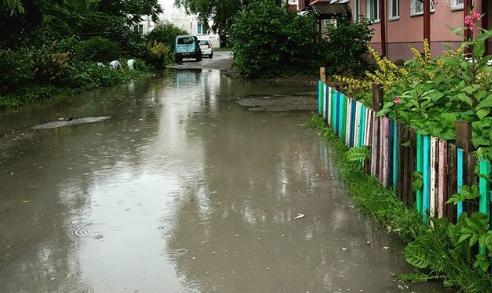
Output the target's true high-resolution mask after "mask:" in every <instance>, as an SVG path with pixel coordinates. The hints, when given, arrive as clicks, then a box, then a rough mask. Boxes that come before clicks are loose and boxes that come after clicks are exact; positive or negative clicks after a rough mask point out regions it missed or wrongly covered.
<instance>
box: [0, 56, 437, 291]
mask: <svg viewBox="0 0 492 293" xmlns="http://www.w3.org/2000/svg"><path fill="white" fill-rule="evenodd" d="M216 56H217V55H216ZM217 60H219V59H217ZM205 62H206V61H205ZM311 90H312V88H311V87H307V86H305V85H300V84H299V85H298V84H295V83H292V82H289V83H288V84H281V83H280V84H279V83H273V84H272V83H268V82H262V81H240V80H235V79H232V78H230V77H228V76H225V75H223V74H221V72H220V71H218V70H215V69H196V70H168V71H166V72H165V73H163V76H161V77H159V78H154V79H141V80H135V81H132V82H129V83H128V84H125V85H121V86H117V87H113V88H109V89H99V90H96V91H91V92H87V93H84V94H82V95H79V96H75V97H71V98H68V99H65V100H58V101H53V102H49V103H44V104H42V105H31V106H26V107H24V108H21V109H17V110H9V111H4V112H2V113H0V141H1V146H0V154H1V155H0V292H6V293H8V292H40V293H41V292H239V293H241V292H303V293H306V292H434V291H435V290H437V291H439V290H440V289H439V286H434V285H431V286H424V287H422V286H418V287H414V286H410V285H408V284H403V283H400V282H398V281H396V280H395V279H396V278H395V275H396V274H398V273H402V272H410V271H411V269H410V268H409V267H408V266H407V265H406V264H405V263H404V260H403V256H402V255H401V249H402V245H401V244H400V243H399V242H398V241H397V240H395V239H392V238H391V237H390V236H389V235H388V234H387V233H386V230H385V229H384V227H378V226H377V225H375V224H372V223H371V222H370V221H369V220H368V219H367V218H366V217H365V216H363V215H361V213H359V212H358V211H357V209H356V208H355V207H354V204H353V203H352V202H351V200H350V198H349V196H348V195H347V194H346V190H345V188H344V185H343V183H342V181H341V180H340V175H339V172H338V170H337V168H336V166H335V165H334V162H333V157H332V156H333V155H332V151H331V150H330V146H329V145H328V144H327V143H326V142H325V141H322V140H320V138H319V137H318V136H317V135H316V133H314V132H313V131H311V130H309V129H306V128H305V127H304V126H303V124H304V122H305V121H306V120H307V119H308V118H309V117H310V115H311V113H310V112H309V111H289V112H259V113H251V112H249V111H248V110H247V109H246V108H243V107H241V106H240V105H237V104H236V103H235V102H234V101H236V99H237V98H238V97H241V96H245V95H295V94H298V93H303V92H306V91H311ZM60 117H74V118H75V119H77V118H83V117H110V118H109V119H105V120H101V121H97V122H93V123H87V124H85V123H84V124H75V123H68V125H62V126H63V127H56V128H42V127H41V129H32V127H34V126H36V125H40V124H43V123H46V122H50V121H54V120H57V119H58V118H60ZM62 124H63V123H62Z"/></svg>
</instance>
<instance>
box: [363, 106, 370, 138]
mask: <svg viewBox="0 0 492 293" xmlns="http://www.w3.org/2000/svg"><path fill="white" fill-rule="evenodd" d="M371 121H372V110H371V109H369V108H366V118H365V126H366V130H365V131H364V136H365V137H364V145H371Z"/></svg>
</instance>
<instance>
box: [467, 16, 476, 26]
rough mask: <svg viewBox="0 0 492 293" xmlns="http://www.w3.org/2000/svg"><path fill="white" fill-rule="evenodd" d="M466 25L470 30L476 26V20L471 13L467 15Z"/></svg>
mask: <svg viewBox="0 0 492 293" xmlns="http://www.w3.org/2000/svg"><path fill="white" fill-rule="evenodd" d="M465 26H466V28H467V29H469V30H472V29H473V28H474V27H475V22H474V21H473V19H472V17H471V16H469V15H467V16H465Z"/></svg>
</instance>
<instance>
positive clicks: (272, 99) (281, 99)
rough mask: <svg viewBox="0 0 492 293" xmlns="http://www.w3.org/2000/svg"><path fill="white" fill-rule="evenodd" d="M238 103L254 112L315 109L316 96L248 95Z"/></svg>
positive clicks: (237, 101)
mask: <svg viewBox="0 0 492 293" xmlns="http://www.w3.org/2000/svg"><path fill="white" fill-rule="evenodd" d="M236 103H237V104H238V105H241V106H243V107H247V108H248V110H249V111H252V112H262V111H265V112H284V111H314V110H316V97H315V96H312V95H309V96H285V95H278V96H277V95H270V96H246V97H244V98H240V99H238V100H236Z"/></svg>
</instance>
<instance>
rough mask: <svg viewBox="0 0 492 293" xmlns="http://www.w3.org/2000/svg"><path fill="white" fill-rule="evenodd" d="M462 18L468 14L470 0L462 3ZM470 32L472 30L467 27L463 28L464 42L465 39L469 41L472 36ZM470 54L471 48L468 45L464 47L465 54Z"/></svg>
mask: <svg viewBox="0 0 492 293" xmlns="http://www.w3.org/2000/svg"><path fill="white" fill-rule="evenodd" d="M463 7H464V9H463V14H464V15H463V19H465V17H466V16H467V15H470V11H471V10H472V5H471V0H465V1H464V3H463ZM472 34H473V32H472V31H471V30H469V29H465V32H464V35H465V42H466V41H469V40H470V39H471V37H472ZM470 54H471V48H470V47H467V48H465V56H470Z"/></svg>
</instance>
